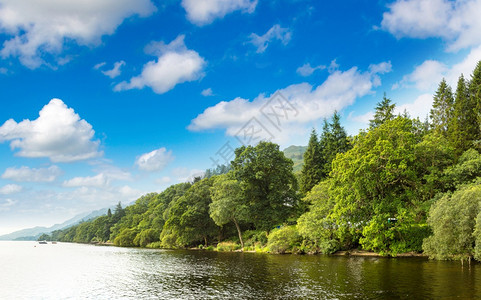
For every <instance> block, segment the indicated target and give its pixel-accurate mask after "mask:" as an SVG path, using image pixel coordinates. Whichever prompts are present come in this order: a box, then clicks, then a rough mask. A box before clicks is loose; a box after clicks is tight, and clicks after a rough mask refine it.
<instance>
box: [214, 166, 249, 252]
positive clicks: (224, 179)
mask: <svg viewBox="0 0 481 300" xmlns="http://www.w3.org/2000/svg"><path fill="white" fill-rule="evenodd" d="M211 194H212V203H211V204H210V210H209V211H210V217H211V218H212V219H213V220H214V222H215V223H216V224H217V225H218V226H223V225H225V224H227V223H229V222H233V223H234V224H235V227H236V229H237V233H238V235H239V241H240V243H241V247H242V249H244V241H243V240H242V232H241V228H240V225H239V222H240V221H243V220H246V219H247V213H248V211H247V206H246V205H245V201H244V199H243V198H242V189H241V186H240V184H239V182H238V181H237V180H235V179H234V178H232V176H231V175H230V174H226V175H220V176H217V177H216V178H215V180H214V185H213V186H212V189H211Z"/></svg>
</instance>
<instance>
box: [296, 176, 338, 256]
mask: <svg viewBox="0 0 481 300" xmlns="http://www.w3.org/2000/svg"><path fill="white" fill-rule="evenodd" d="M329 185H330V182H329V180H327V181H323V182H321V183H319V184H318V185H316V186H315V187H314V188H313V189H312V190H311V191H310V192H309V193H308V194H307V196H306V197H305V198H304V199H303V201H305V202H307V203H309V204H310V210H309V211H308V212H306V213H304V214H303V215H302V216H300V217H299V219H298V220H297V230H298V231H299V234H300V235H301V236H302V237H303V238H304V240H305V244H304V245H306V243H308V244H310V245H311V248H310V250H309V251H308V252H317V251H320V252H321V253H325V254H330V253H334V252H336V251H337V250H339V249H340V248H341V244H340V241H339V240H338V239H337V237H336V228H337V226H336V224H335V221H334V220H332V219H331V218H330V217H329V214H330V212H331V210H332V209H333V207H334V202H333V199H332V197H329Z"/></svg>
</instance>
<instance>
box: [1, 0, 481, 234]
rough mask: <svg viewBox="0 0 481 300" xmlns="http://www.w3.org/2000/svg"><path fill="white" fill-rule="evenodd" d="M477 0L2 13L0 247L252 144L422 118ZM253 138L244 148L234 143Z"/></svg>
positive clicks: (471, 60) (155, 5) (201, 3)
mask: <svg viewBox="0 0 481 300" xmlns="http://www.w3.org/2000/svg"><path fill="white" fill-rule="evenodd" d="M480 11H481V1H480V0H465V1H448V0H397V1H377V2H375V1H367V0H365V1H361V0H359V1H314V0H313V1H309V0H277V1H261V0H258V1H256V0H182V1H180V0H179V1H173V0H172V1H162V2H161V1H154V0H102V1H73V0H49V1H47V0H45V1H37V0H24V1H15V0H0V39H1V46H0V91H1V94H0V95H1V101H2V108H1V109H0V155H1V160H0V234H3V233H8V232H11V231H13V230H17V229H21V228H25V227H29V226H34V225H52V224H54V223H59V222H62V221H64V220H66V219H68V218H70V217H72V216H74V215H76V214H78V213H81V212H85V211H89V210H93V209H98V208H102V207H107V206H110V205H112V204H115V203H116V202H118V201H122V203H129V202H131V201H133V200H135V199H136V198H138V197H139V196H140V195H142V194H144V193H147V192H154V191H156V192H159V191H162V190H163V189H165V188H166V187H167V186H169V185H171V184H174V183H177V182H181V181H185V180H187V179H188V178H189V177H191V176H193V175H196V174H199V173H200V172H202V170H205V169H206V168H210V167H212V165H213V161H219V162H220V163H222V162H223V161H224V160H225V157H226V156H229V153H230V149H232V148H235V147H238V146H240V145H241V144H242V143H255V141H256V138H258V139H261V138H270V139H272V140H273V141H275V142H277V143H279V144H280V145H281V148H285V147H287V146H289V145H292V144H295V145H305V144H307V140H308V135H309V132H310V129H311V128H312V127H315V128H317V129H320V127H321V125H322V121H323V119H324V118H326V117H327V118H328V117H330V116H331V115H332V113H333V111H334V110H338V111H339V112H340V114H341V116H342V122H343V125H344V126H345V128H346V129H347V130H348V132H349V133H350V134H353V135H354V134H356V133H357V132H358V131H359V129H361V128H365V127H366V124H367V123H368V120H369V119H370V117H371V116H372V111H373V108H374V106H375V104H376V103H377V102H378V101H379V100H381V98H382V96H383V93H386V94H387V96H388V97H389V98H391V99H392V100H393V101H394V102H396V103H397V106H398V111H399V112H402V111H403V110H404V109H406V110H407V111H408V112H409V113H410V114H411V115H412V116H416V117H420V118H421V119H424V117H425V116H426V115H427V114H428V112H429V109H430V106H431V103H432V94H433V92H434V91H435V89H436V87H437V84H438V83H439V81H440V80H441V79H442V78H443V77H444V78H446V80H447V81H448V83H449V84H451V85H453V86H454V85H455V83H456V81H457V78H458V76H459V75H460V74H461V73H464V75H465V76H467V77H468V78H469V75H470V74H471V72H472V70H473V69H474V66H475V64H476V63H477V62H478V61H479V60H480V59H481V35H479V32H481V18H479V12H480ZM249 130H254V131H255V132H256V135H254V136H250V137H251V138H252V137H255V138H253V139H250V140H249V139H248V137H249V135H244V134H243V133H245V132H248V131H249Z"/></svg>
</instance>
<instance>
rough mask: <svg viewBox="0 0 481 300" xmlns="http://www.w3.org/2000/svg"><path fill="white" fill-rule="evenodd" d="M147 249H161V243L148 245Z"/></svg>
mask: <svg viewBox="0 0 481 300" xmlns="http://www.w3.org/2000/svg"><path fill="white" fill-rule="evenodd" d="M145 247H146V248H151V249H158V248H160V241H159V242H153V243H150V244H147V245H146V246H145Z"/></svg>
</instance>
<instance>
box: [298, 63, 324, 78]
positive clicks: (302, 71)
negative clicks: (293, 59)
mask: <svg viewBox="0 0 481 300" xmlns="http://www.w3.org/2000/svg"><path fill="white" fill-rule="evenodd" d="M325 68H326V66H324V65H319V66H316V67H312V66H311V64H310V63H307V64H304V65H302V66H300V67H299V68H297V70H296V72H297V74H299V75H301V76H304V77H307V76H311V75H312V73H314V72H315V71H316V70H324V69H325Z"/></svg>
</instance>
